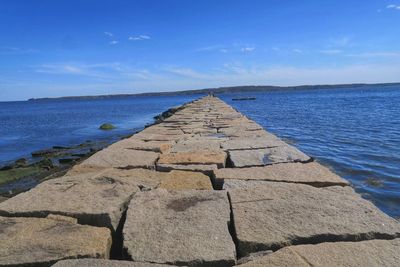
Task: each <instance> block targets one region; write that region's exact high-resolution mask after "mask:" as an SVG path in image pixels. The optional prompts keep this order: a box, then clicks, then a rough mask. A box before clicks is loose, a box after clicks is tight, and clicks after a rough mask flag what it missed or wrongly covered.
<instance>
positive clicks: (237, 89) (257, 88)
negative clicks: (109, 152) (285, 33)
mask: <svg viewBox="0 0 400 267" xmlns="http://www.w3.org/2000/svg"><path fill="white" fill-rule="evenodd" d="M397 85H400V82H398V83H354V84H321V85H296V86H273V85H243V86H227V87H217V88H205V89H192V90H180V91H169V92H148V93H136V94H109V95H82V96H60V97H40V98H30V99H28V101H43V100H51V99H104V98H116V97H132V96H172V95H192V94H222V93H241V92H243V93H247V92H248V93H251V92H271V91H280V90H282V91H284V90H317V89H335V88H363V87H371V86H380V87H387V86H397Z"/></svg>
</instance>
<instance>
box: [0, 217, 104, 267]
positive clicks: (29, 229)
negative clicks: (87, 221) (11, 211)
mask: <svg viewBox="0 0 400 267" xmlns="http://www.w3.org/2000/svg"><path fill="white" fill-rule="evenodd" d="M0 239H1V242H0V266H50V265H51V264H52V263H54V262H56V261H58V260H62V259H66V258H89V257H90V258H104V259H106V258H108V257H109V251H110V247H111V242H112V241H111V233H110V230H109V229H107V228H100V227H93V226H87V225H78V224H74V223H70V222H66V221H59V220H52V219H44V218H5V217H0Z"/></svg>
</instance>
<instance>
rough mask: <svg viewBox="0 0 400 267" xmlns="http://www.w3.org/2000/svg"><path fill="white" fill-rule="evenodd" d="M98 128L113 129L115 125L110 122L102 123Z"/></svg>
mask: <svg viewBox="0 0 400 267" xmlns="http://www.w3.org/2000/svg"><path fill="white" fill-rule="evenodd" d="M99 129H100V130H112V129H115V126H114V125H112V124H111V123H104V124H102V125H101V126H100V127H99Z"/></svg>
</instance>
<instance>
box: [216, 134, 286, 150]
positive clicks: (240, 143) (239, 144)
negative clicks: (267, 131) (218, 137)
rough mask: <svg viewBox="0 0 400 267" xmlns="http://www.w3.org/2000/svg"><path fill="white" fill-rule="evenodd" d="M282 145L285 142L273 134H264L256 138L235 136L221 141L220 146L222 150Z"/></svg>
mask: <svg viewBox="0 0 400 267" xmlns="http://www.w3.org/2000/svg"><path fill="white" fill-rule="evenodd" d="M282 145H286V143H285V142H283V141H282V140H280V139H279V138H278V137H275V136H265V137H258V138H236V139H231V140H228V141H225V142H223V143H221V147H222V149H224V150H245V149H261V148H272V147H277V146H282Z"/></svg>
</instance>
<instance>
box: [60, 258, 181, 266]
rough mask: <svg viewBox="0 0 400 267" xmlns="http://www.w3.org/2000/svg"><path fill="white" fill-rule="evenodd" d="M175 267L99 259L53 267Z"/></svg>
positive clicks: (63, 263)
mask: <svg viewBox="0 0 400 267" xmlns="http://www.w3.org/2000/svg"><path fill="white" fill-rule="evenodd" d="M174 266H175V265H167V264H156V263H146V262H133V261H116V260H101V259H78V260H63V261H59V262H57V263H56V264H54V265H53V267H174Z"/></svg>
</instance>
